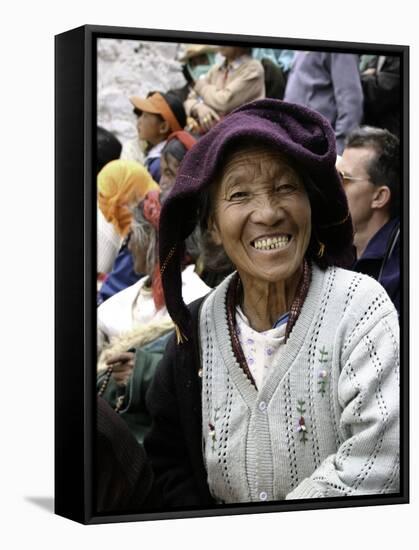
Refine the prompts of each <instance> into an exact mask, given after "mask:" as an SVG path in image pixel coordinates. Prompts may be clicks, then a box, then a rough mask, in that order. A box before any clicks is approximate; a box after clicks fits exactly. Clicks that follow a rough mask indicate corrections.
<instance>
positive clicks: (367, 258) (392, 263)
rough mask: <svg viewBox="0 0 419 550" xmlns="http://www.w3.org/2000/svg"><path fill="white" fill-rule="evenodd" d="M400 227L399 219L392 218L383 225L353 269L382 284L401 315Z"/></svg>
mask: <svg viewBox="0 0 419 550" xmlns="http://www.w3.org/2000/svg"><path fill="white" fill-rule="evenodd" d="M399 226H400V220H399V218H398V217H396V218H392V219H391V220H390V221H389V222H387V223H386V224H385V225H383V227H382V228H381V229H380V230H379V231H377V233H376V234H375V235H374V236H373V238H372V239H371V240H370V242H369V243H368V246H367V248H366V249H365V251H364V254H363V255H362V256H361V258H359V260H357V261H356V262H355V265H354V266H353V269H354V271H357V272H358V273H364V274H366V275H370V276H371V277H373V278H374V279H376V280H377V281H378V282H379V283H381V284H382V286H383V287H384V288H385V289H386V291H387V294H388V295H389V296H390V298H391V300H392V302H393V303H394V305H395V307H396V309H397V312H398V314H399V315H400V238H397V239H396V233H397V229H398V228H399ZM393 240H395V242H394V247H392V244H393ZM391 248H392V250H390V249H391ZM390 252H391V255H390V256H389V257H388V258H387V260H386V261H385V256H386V255H387V254H388V253H390ZM384 261H385V262H384ZM383 262H384V265H383ZM380 271H381V275H380Z"/></svg>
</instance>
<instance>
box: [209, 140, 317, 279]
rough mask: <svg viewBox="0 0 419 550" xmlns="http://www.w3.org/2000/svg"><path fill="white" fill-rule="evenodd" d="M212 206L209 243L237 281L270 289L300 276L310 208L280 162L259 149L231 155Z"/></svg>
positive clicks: (291, 173) (298, 181)
mask: <svg viewBox="0 0 419 550" xmlns="http://www.w3.org/2000/svg"><path fill="white" fill-rule="evenodd" d="M212 204H213V213H212V215H211V217H210V224H209V226H210V229H211V233H212V237H213V239H214V241H215V242H216V243H217V244H222V245H223V247H224V249H225V251H226V253H227V255H228V256H229V258H230V260H231V261H232V262H233V264H234V265H235V266H236V268H237V271H238V272H239V274H240V276H241V278H242V280H243V277H246V278H247V279H249V278H253V279H255V280H258V281H265V282H269V283H275V282H279V281H287V280H288V279H290V278H292V277H293V276H294V275H296V274H297V273H299V272H300V269H301V266H302V263H303V258H304V255H305V253H306V250H307V247H308V244H309V241H310V236H311V208H310V203H309V200H308V196H307V193H306V191H305V188H304V185H303V182H302V179H301V177H300V176H299V175H298V174H297V172H296V171H295V170H294V169H293V168H292V167H291V166H290V164H288V162H287V160H286V159H285V158H284V157H281V156H280V155H278V153H275V152H273V151H271V150H269V149H267V148H266V147H263V146H260V147H256V146H255V147H254V148H248V149H246V150H244V151H243V152H238V153H235V154H233V155H232V156H231V157H230V159H229V160H228V161H227V164H226V166H225V169H224V171H223V174H222V177H221V181H220V182H219V183H218V185H217V187H216V189H214V191H213V196H212Z"/></svg>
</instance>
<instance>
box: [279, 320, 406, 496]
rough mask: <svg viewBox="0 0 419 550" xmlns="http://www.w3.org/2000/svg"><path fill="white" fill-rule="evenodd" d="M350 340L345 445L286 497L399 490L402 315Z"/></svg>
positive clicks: (344, 381) (344, 386)
mask: <svg viewBox="0 0 419 550" xmlns="http://www.w3.org/2000/svg"><path fill="white" fill-rule="evenodd" d="M357 326H358V328H355V329H354V330H353V331H352V333H350V334H349V336H347V338H346V340H345V342H344V345H343V352H341V358H342V370H341V375H340V377H339V382H338V398H339V404H340V407H341V415H340V432H341V433H342V434H344V435H345V438H344V441H343V443H342V444H341V446H340V447H339V448H338V449H337V452H336V453H335V454H332V455H331V456H329V457H328V458H326V460H324V461H323V462H322V464H321V465H320V466H319V467H318V468H317V470H315V472H314V473H313V474H312V475H311V476H310V477H308V478H306V479H304V480H303V481H302V482H301V483H300V484H299V485H298V486H297V487H296V488H295V489H294V490H293V491H291V492H290V493H289V494H288V495H287V497H286V498H287V499H299V498H319V497H338V496H355V495H365V494H382V493H392V492H397V491H398V490H399V349H398V341H399V326H398V320H397V313H396V311H395V310H393V311H392V312H391V313H389V314H387V315H385V316H383V317H382V318H381V319H380V320H379V321H378V322H376V323H374V324H372V323H370V326H369V327H368V329H364V330H363V331H362V334H359V333H360V330H361V328H360V327H362V323H359V325H357Z"/></svg>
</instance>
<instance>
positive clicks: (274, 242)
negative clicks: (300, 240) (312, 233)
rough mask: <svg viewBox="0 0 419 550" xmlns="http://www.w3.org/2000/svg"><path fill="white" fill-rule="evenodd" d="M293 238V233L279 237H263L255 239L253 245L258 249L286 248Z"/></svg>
mask: <svg viewBox="0 0 419 550" xmlns="http://www.w3.org/2000/svg"><path fill="white" fill-rule="evenodd" d="M290 240H291V235H278V236H277V237H263V238H261V239H256V240H254V241H253V242H252V243H251V245H252V246H253V248H256V250H278V249H280V248H285V247H286V246H287V244H288V243H289V242H290Z"/></svg>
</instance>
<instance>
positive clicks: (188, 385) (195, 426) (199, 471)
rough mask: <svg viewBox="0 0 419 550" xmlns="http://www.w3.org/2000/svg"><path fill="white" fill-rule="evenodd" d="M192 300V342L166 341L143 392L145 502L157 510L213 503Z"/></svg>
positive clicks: (196, 306)
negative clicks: (147, 426) (148, 470)
mask: <svg viewBox="0 0 419 550" xmlns="http://www.w3.org/2000/svg"><path fill="white" fill-rule="evenodd" d="M202 301H203V298H200V299H199V300H196V301H195V302H193V303H192V304H191V305H190V306H189V309H190V311H191V315H192V338H191V339H189V340H188V341H187V342H185V343H183V344H180V345H177V344H176V340H175V335H173V337H171V339H170V340H169V342H168V344H167V347H166V351H165V354H164V357H163V359H162V361H161V363H160V365H159V366H158V367H157V371H156V374H155V376H154V379H153V382H152V384H151V386H150V389H149V391H148V393H147V408H148V409H149V411H150V414H151V417H152V426H151V430H150V432H149V434H148V435H147V436H146V439H145V441H144V445H145V450H146V454H147V456H148V459H149V461H150V464H151V466H152V470H153V475H154V482H153V489H152V491H153V494H152V498H151V501H150V502H152V503H153V505H155V504H156V503H160V504H161V505H162V507H164V508H168V507H175V506H181V507H184V506H186V507H191V506H201V507H202V506H207V505H208V506H211V505H213V504H214V500H213V499H212V497H211V495H210V493H209V489H208V484H207V474H206V470H205V466H204V462H203V456H202V407H201V378H200V357H199V343H198V334H197V332H198V325H199V323H198V318H199V308H200V305H201V303H202Z"/></svg>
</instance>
